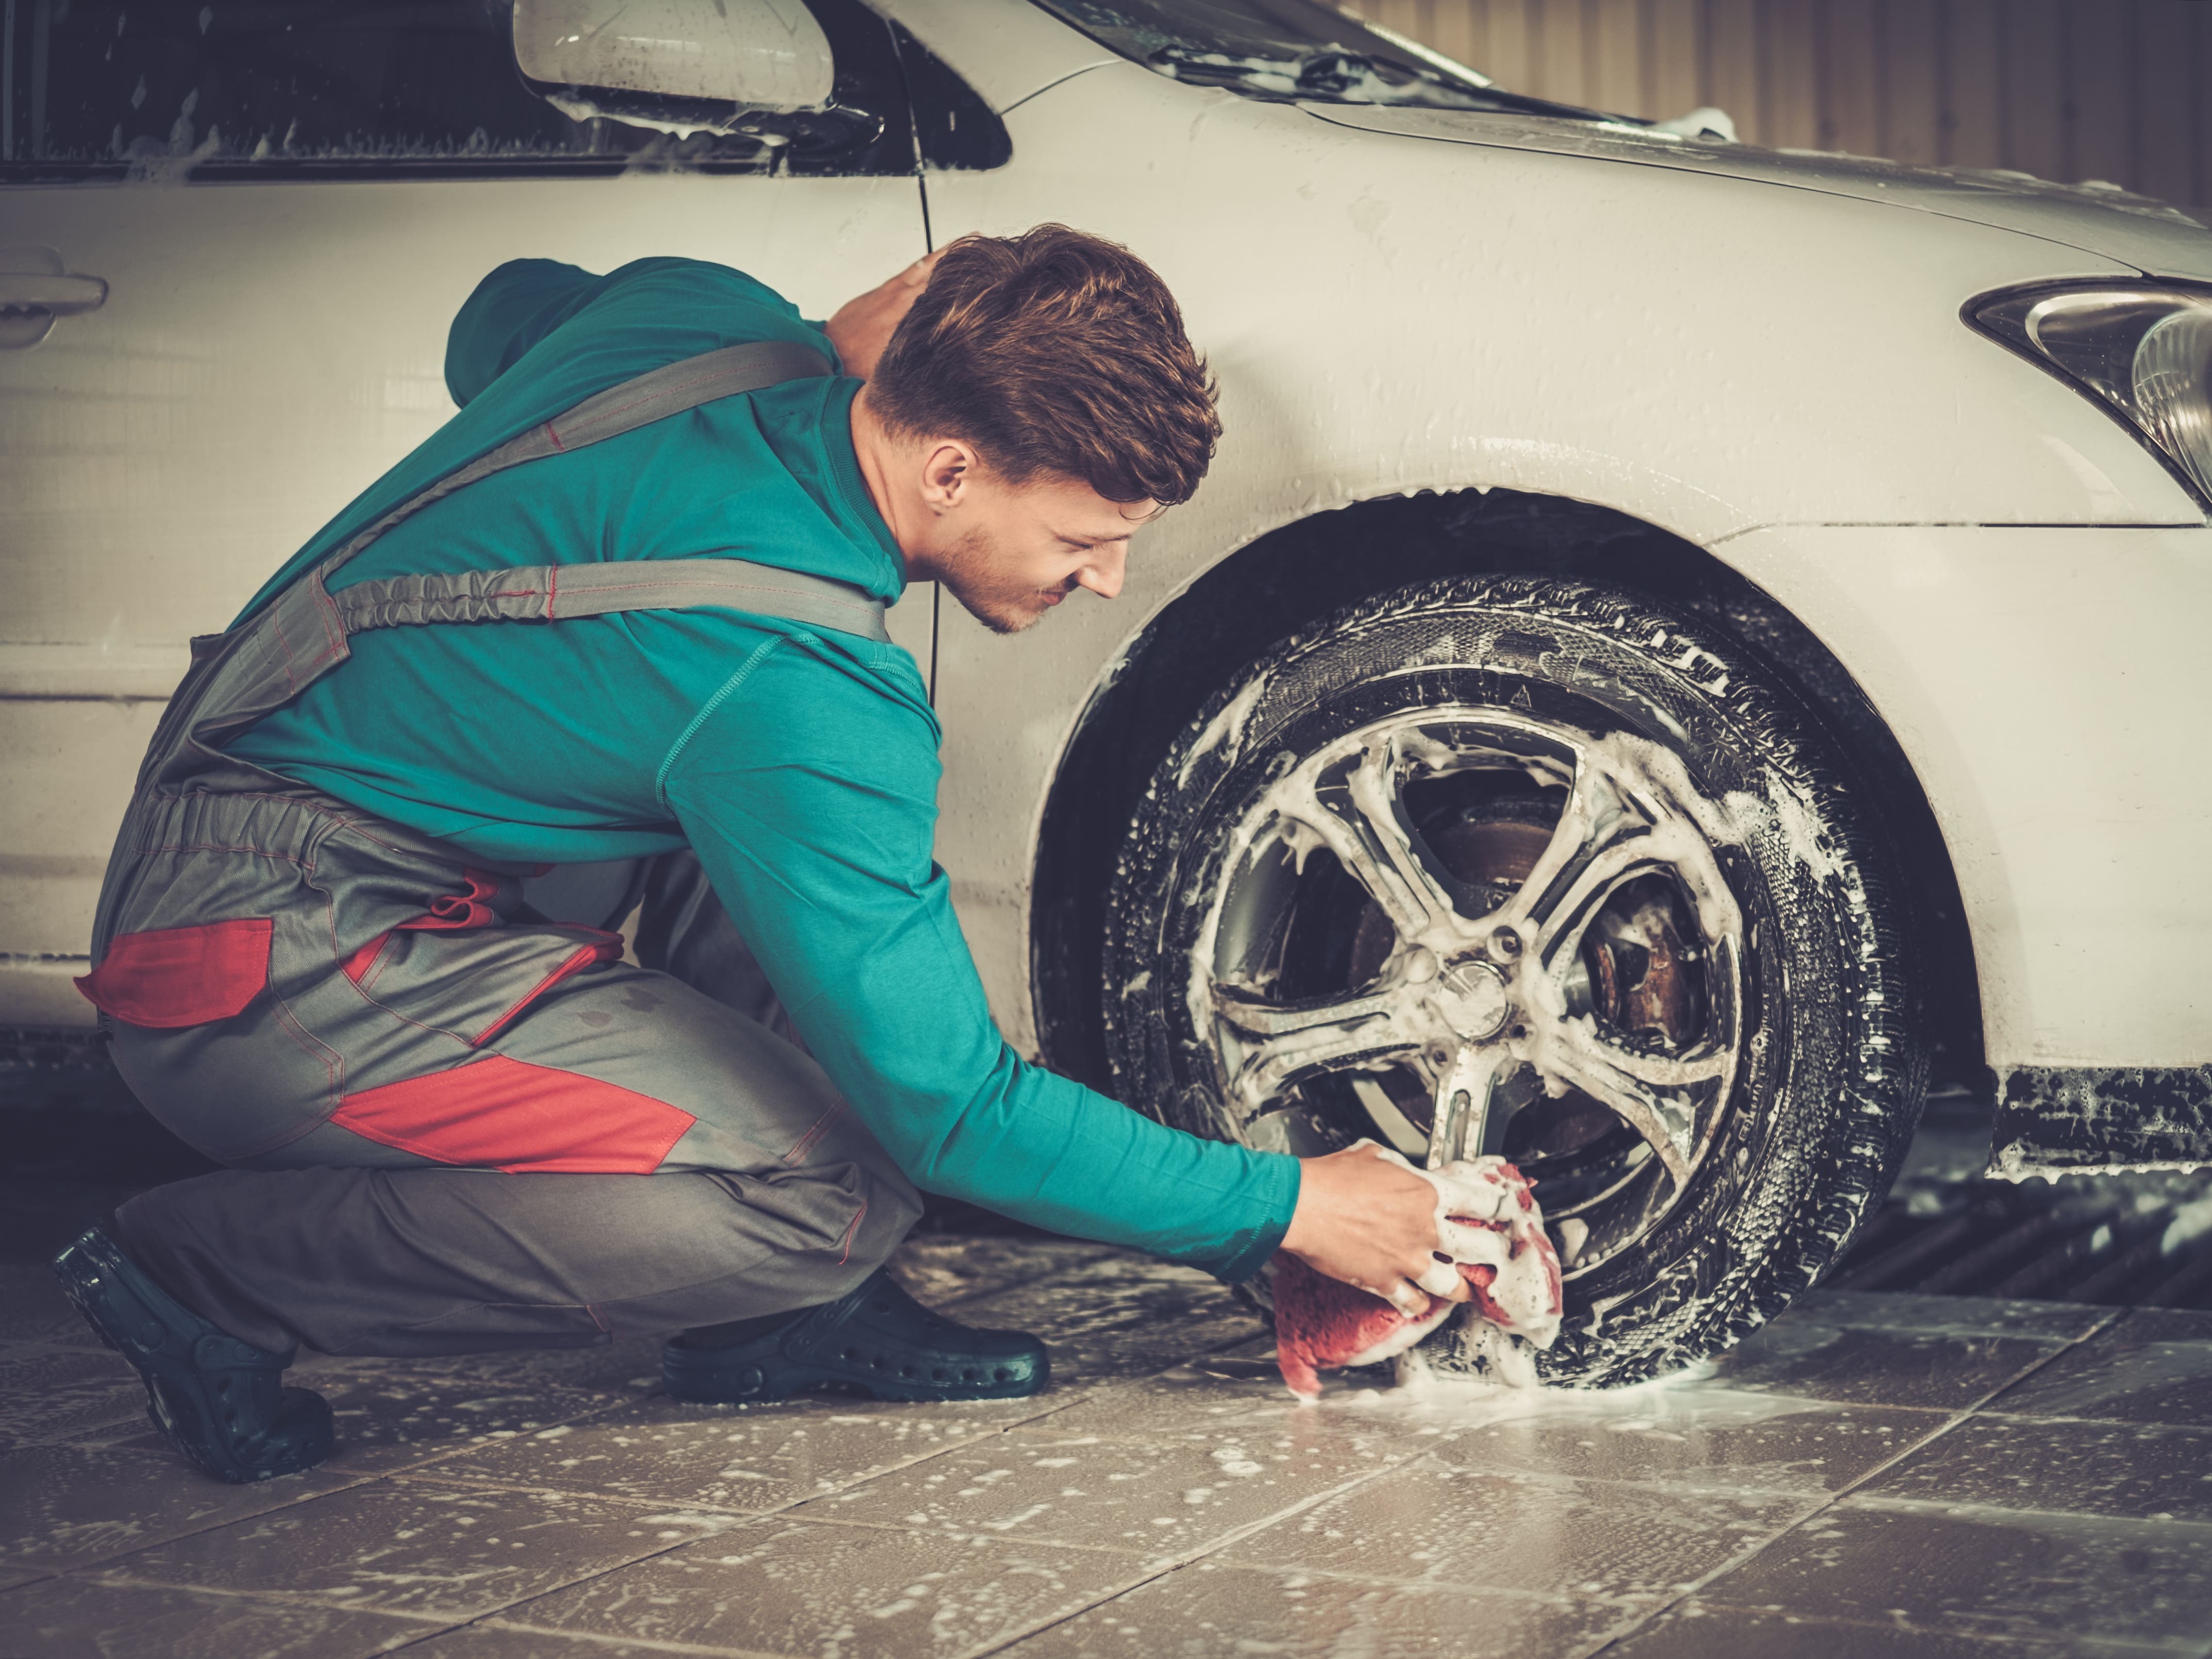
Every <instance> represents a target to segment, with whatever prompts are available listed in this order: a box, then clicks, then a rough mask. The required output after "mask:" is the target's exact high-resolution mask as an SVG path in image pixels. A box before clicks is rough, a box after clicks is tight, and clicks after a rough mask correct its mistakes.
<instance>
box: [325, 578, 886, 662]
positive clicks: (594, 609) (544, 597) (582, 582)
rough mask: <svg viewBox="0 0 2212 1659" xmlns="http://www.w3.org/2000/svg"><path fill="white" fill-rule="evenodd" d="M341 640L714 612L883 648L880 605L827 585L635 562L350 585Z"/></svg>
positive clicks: (341, 612) (336, 597) (338, 600)
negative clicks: (466, 625) (481, 625)
mask: <svg viewBox="0 0 2212 1659" xmlns="http://www.w3.org/2000/svg"><path fill="white" fill-rule="evenodd" d="M331 602H332V603H333V604H335V605H337V610H338V617H339V618H340V621H341V623H342V625H343V627H344V629H345V631H346V632H347V633H348V634H358V633H361V632H362V630H363V629H371V628H411V627H420V626H422V624H424V623H462V622H496V621H508V622H559V621H561V620H562V618H564V617H604V616H606V615H608V614H610V613H611V612H613V611H684V610H690V609H693V608H696V607H699V606H707V605H711V606H714V607H716V608H718V609H722V610H729V611H752V612H753V613H755V614H756V615H757V616H763V617H783V618H785V619H786V620H787V621H790V622H796V623H806V624H808V625H809V626H811V627H815V628H835V629H841V630H842V631H843V632H845V633H848V634H858V635H861V636H863V637H864V638H866V639H871V640H873V641H876V642H877V643H878V645H888V644H889V643H890V637H891V636H890V629H888V628H886V627H885V626H884V606H883V601H882V600H880V599H877V598H876V597H875V596H874V595H873V594H872V593H869V592H865V591H864V590H862V589H860V588H858V587H855V586H853V585H852V584H851V583H850V582H841V581H836V580H832V579H831V578H829V577H828V576H813V575H809V574H806V573H805V571H801V570H780V569H778V568H775V566H774V565H766V564H755V563H754V562H752V561H750V559H637V560H629V561H623V562H617V563H614V564H540V565H528V566H524V567H520V568H515V569H511V570H456V571H452V572H449V573H441V574H436V575H428V576H394V577H392V578H390V579H388V580H384V581H373V582H356V584H355V585H354V586H351V587H349V588H347V589H345V590H344V591H343V592H338V593H334V594H332V595H331Z"/></svg>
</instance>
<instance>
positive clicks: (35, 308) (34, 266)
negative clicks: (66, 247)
mask: <svg viewBox="0 0 2212 1659" xmlns="http://www.w3.org/2000/svg"><path fill="white" fill-rule="evenodd" d="M106 303H107V284H106V283H105V282H103V281H101V280H100V278H99V277H97V276H71V275H70V268H69V266H68V265H67V264H64V262H63V259H62V254H61V250H60V249H59V248H52V247H47V246H44V245H40V246H33V247H0V351H27V350H29V349H31V348H32V347H33V346H34V345H36V344H38V343H39V342H40V341H41V340H43V339H45V338H46V336H47V335H49V334H51V333H52V332H53V331H54V319H55V318H57V317H73V316H75V315H76V314H77V313H80V312H86V311H97V310H99V309H100V307H102V306H103V305H106Z"/></svg>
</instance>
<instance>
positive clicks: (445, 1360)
mask: <svg viewBox="0 0 2212 1659" xmlns="http://www.w3.org/2000/svg"><path fill="white" fill-rule="evenodd" d="M661 1342H662V1339H661V1338H659V1337H657V1336H651V1337H646V1336H634V1337H624V1338H623V1340H621V1341H619V1342H612V1343H602V1344H599V1345H596V1346H591V1347H582V1348H515V1349H507V1350H503V1351H501V1352H494V1353H465V1354H447V1355H442V1356H440V1357H438V1358H410V1359H373V1358H362V1357H361V1356H359V1355H355V1354H308V1353H302V1354H301V1359H300V1363H299V1364H297V1365H295V1366H294V1367H293V1371H292V1381H294V1382H295V1383H302V1384H304V1385H306V1386H307V1387H310V1388H319V1387H320V1386H321V1384H320V1383H318V1382H317V1381H316V1379H317V1378H318V1377H319V1376H324V1375H326V1374H330V1373H333V1372H337V1373H343V1374H345V1375H348V1376H388V1377H392V1378H395V1379H396V1378H405V1377H421V1378H424V1379H428V1378H433V1377H474V1378H477V1379H480V1380H482V1381H485V1382H489V1383H495V1384H498V1385H500V1386H502V1387H506V1388H511V1389H535V1388H551V1389H582V1390H584V1391H586V1392H587V1393H594V1394H616V1395H621V1396H623V1398H625V1399H631V1400H637V1399H643V1398H645V1397H646V1396H647V1395H651V1394H653V1393H655V1392H657V1391H658V1390H659V1388H660V1347H661Z"/></svg>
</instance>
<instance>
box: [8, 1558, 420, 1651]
mask: <svg viewBox="0 0 2212 1659" xmlns="http://www.w3.org/2000/svg"><path fill="white" fill-rule="evenodd" d="M0 1628H4V1629H5V1630H6V1631H7V1632H8V1634H7V1637H6V1638H5V1639H6V1644H7V1648H6V1650H7V1653H8V1656H9V1659H148V1656H149V1655H159V1656H160V1659H244V1656H247V1655H251V1656H253V1659H353V1656H356V1655H366V1654H374V1653H389V1652H391V1651H392V1650H393V1649H395V1648H398V1647H402V1646H404V1645H405V1644H408V1643H410V1642H419V1641H420V1640H422V1638H423V1636H424V1635H426V1634H428V1633H429V1632H434V1631H435V1630H436V1629H437V1626H435V1624H431V1625H426V1624H424V1623H422V1621H420V1620H413V1619H401V1618H395V1617H393V1616H392V1615H391V1614H389V1613H357V1612H355V1611H353V1610H352V1609H350V1608H346V1607H314V1606H308V1605H302V1604H300V1603H297V1602H293V1603H284V1602H277V1601H261V1600H258V1599H257V1598H254V1597H250V1596H244V1595H219V1594H216V1593H214V1592H212V1591H208V1590H190V1589H174V1588H172V1587H170V1586H167V1585H142V1584H125V1583H101V1582H96V1581H94V1580H90V1579H84V1578H50V1579H48V1580H46V1582H45V1583H39V1584H33V1585H30V1586H28V1587H27V1588H25V1589H20V1590H15V1591H11V1592H9V1593H7V1594H6V1595H0Z"/></svg>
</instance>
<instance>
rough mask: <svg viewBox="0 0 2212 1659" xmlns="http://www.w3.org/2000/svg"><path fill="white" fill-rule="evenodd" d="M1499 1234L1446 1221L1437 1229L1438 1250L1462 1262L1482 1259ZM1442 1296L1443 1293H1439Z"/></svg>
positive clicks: (1484, 1228) (1460, 1222)
mask: <svg viewBox="0 0 2212 1659" xmlns="http://www.w3.org/2000/svg"><path fill="white" fill-rule="evenodd" d="M1495 1237H1497V1234H1495V1233H1493V1232H1492V1231H1491V1230H1490V1229H1489V1228H1487V1227H1474V1226H1470V1225H1468V1224H1467V1223H1465V1222H1463V1221H1445V1222H1443V1223H1440V1224H1439V1225H1437V1249H1440V1250H1442V1251H1443V1253H1444V1254H1445V1255H1449V1256H1451V1257H1453V1258H1454V1259H1455V1260H1456V1261H1480V1260H1481V1259H1482V1256H1483V1255H1484V1252H1485V1251H1486V1249H1488V1248H1489V1242H1490V1241H1491V1240H1492V1239H1493V1238H1495ZM1439 1294H1442V1292H1439Z"/></svg>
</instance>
